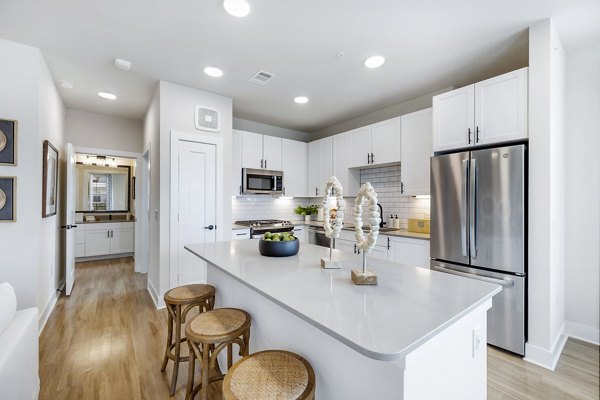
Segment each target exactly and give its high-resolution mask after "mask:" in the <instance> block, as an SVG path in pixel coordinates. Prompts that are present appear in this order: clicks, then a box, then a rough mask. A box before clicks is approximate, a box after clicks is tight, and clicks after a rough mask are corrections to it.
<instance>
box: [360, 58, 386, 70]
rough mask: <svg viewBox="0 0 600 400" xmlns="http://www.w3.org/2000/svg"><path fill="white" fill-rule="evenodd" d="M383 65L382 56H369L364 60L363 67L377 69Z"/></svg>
mask: <svg viewBox="0 0 600 400" xmlns="http://www.w3.org/2000/svg"><path fill="white" fill-rule="evenodd" d="M384 63H385V58H384V57H383V56H371V57H369V58H367V59H366V60H365V67H367V68H379V67H381V66H382V65H383V64H384Z"/></svg>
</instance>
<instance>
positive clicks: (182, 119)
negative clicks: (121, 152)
mask: <svg viewBox="0 0 600 400" xmlns="http://www.w3.org/2000/svg"><path fill="white" fill-rule="evenodd" d="M159 98H160V146H159V147H160V156H159V157H160V183H159V186H160V201H159V203H160V227H161V229H159V250H160V257H159V258H158V259H157V260H158V262H159V281H160V283H159V284H160V287H156V286H155V288H156V289H157V290H158V291H159V293H158V295H159V300H160V301H162V297H163V294H164V292H166V291H167V290H168V289H170V270H169V257H170V252H169V247H170V236H169V224H170V215H169V212H170V206H171V202H170V193H171V188H170V173H171V172H170V168H171V159H170V158H171V131H172V130H176V131H181V132H188V133H197V134H202V135H209V136H215V137H219V138H222V139H223V183H222V188H223V190H224V196H223V198H224V199H225V200H226V201H225V203H224V204H222V211H223V214H222V215H223V221H225V223H226V224H228V225H230V224H231V168H232V166H231V162H230V160H231V154H232V140H233V138H232V100H231V99H230V98H228V97H223V96H218V95H215V94H212V93H208V92H204V91H202V90H197V89H192V88H189V87H185V86H180V85H176V84H173V83H168V82H162V81H161V82H160V96H159ZM197 104H201V105H203V106H207V107H210V108H214V109H217V110H219V112H220V117H221V131H220V132H217V133H211V132H206V131H199V130H197V129H196V128H195V120H194V112H195V107H196V105H197ZM153 151H154V148H153ZM155 171H156V170H155ZM153 190H157V189H156V187H155V189H153ZM153 262H156V261H153Z"/></svg>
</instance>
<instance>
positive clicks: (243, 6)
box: [223, 0, 250, 17]
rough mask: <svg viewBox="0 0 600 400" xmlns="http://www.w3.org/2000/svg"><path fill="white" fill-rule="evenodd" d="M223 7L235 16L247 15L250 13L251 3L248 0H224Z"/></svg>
mask: <svg viewBox="0 0 600 400" xmlns="http://www.w3.org/2000/svg"><path fill="white" fill-rule="evenodd" d="M223 8H224V9H225V11H227V12H228V13H229V14H231V15H233V16H234V17H245V16H246V15H248V14H249V13H250V4H248V2H247V1H246V0H223Z"/></svg>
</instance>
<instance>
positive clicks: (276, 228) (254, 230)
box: [235, 219, 294, 239]
mask: <svg viewBox="0 0 600 400" xmlns="http://www.w3.org/2000/svg"><path fill="white" fill-rule="evenodd" d="M235 224H236V225H241V226H247V227H249V228H250V238H251V239H260V238H262V236H263V235H264V234H265V232H271V233H275V232H292V231H293V230H294V224H292V223H291V222H290V221H285V220H280V219H256V220H250V221H235Z"/></svg>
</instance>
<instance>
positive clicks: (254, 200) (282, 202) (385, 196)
mask: <svg viewBox="0 0 600 400" xmlns="http://www.w3.org/2000/svg"><path fill="white" fill-rule="evenodd" d="M400 181H401V175H400V166H391V167H382V168H373V169H368V170H363V171H361V173H360V182H361V184H364V183H366V182H371V185H373V188H374V189H375V191H376V192H377V198H378V200H379V203H380V204H381V206H382V207H383V220H384V222H387V223H388V225H389V224H390V221H389V219H390V214H393V215H394V216H395V215H398V218H399V219H400V228H402V229H407V228H408V218H425V219H429V217H430V201H429V199H417V198H415V197H409V196H403V195H401V194H400ZM322 201H323V200H322V198H321V197H311V198H293V199H279V198H273V197H271V196H267V195H254V196H244V197H236V198H234V199H233V200H232V204H233V210H232V217H233V220H234V221H240V220H249V219H284V220H299V219H302V218H303V217H302V216H300V215H296V214H294V209H295V208H296V207H297V206H298V205H302V206H307V205H309V204H318V205H321V203H322ZM345 203H346V216H345V218H344V222H346V223H353V222H354V213H353V209H354V199H353V198H346V199H345Z"/></svg>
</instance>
